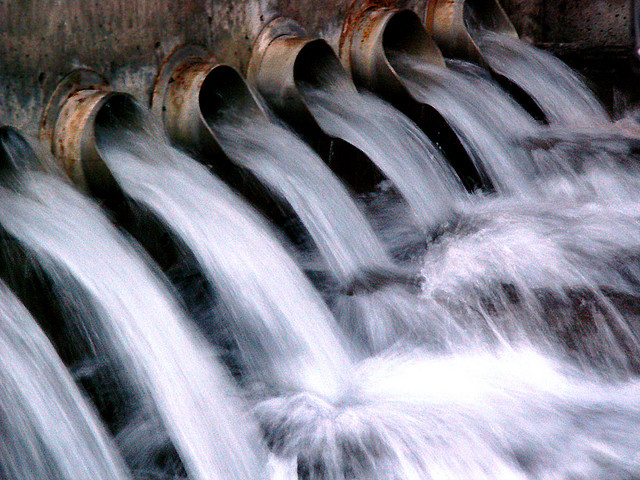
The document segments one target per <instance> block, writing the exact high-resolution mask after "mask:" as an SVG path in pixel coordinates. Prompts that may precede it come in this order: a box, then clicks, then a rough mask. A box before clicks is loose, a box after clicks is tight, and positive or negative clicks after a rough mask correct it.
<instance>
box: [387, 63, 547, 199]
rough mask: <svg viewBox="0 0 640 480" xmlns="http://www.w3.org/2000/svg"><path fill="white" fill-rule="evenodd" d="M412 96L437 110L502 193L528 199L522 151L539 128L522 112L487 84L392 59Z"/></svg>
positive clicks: (529, 174) (526, 158)
mask: <svg viewBox="0 0 640 480" xmlns="http://www.w3.org/2000/svg"><path fill="white" fill-rule="evenodd" d="M389 59H390V61H391V63H392V65H393V66H394V68H395V70H396V71H397V73H398V74H399V75H400V76H401V78H402V80H403V82H404V84H405V85H406V86H407V88H408V89H409V91H410V92H411V94H412V95H413V96H414V97H415V98H416V99H417V100H418V101H420V102H424V103H426V104H428V105H431V106H432V107H433V108H435V109H436V110H437V111H438V112H440V114H442V115H443V117H444V118H445V119H446V120H447V122H448V123H449V124H450V125H451V126H452V127H453V128H454V130H455V131H456V133H457V134H458V135H459V137H460V138H461V140H462V142H463V144H464V146H465V148H466V149H467V151H468V152H469V154H470V155H471V157H472V159H473V161H474V163H475V164H476V165H477V166H478V168H479V169H480V170H481V171H484V172H485V173H486V174H487V175H488V176H489V178H490V179H491V181H492V183H493V185H494V187H495V188H496V190H497V191H498V192H499V193H511V194H520V195H522V194H528V193H531V191H532V189H533V188H534V185H533V183H534V175H535V170H534V168H533V162H532V159H531V155H530V154H529V151H528V150H527V149H525V148H521V147H520V146H519V141H520V140H521V139H522V138H524V137H533V136H537V135H539V130H540V127H539V126H538V125H537V124H536V122H535V121H534V120H533V118H532V117H530V116H529V115H528V114H527V113H526V112H525V111H524V110H523V109H522V108H520V107H519V106H518V105H517V104H516V103H515V102H514V101H513V99H511V98H510V97H509V96H508V95H506V94H505V92H503V91H502V90H500V89H499V88H498V87H497V86H496V85H495V84H493V83H492V82H490V81H488V80H486V79H485V78H483V77H481V76H478V75H473V74H464V73H463V72H460V71H455V70H453V69H447V68H443V67H440V66H436V65H431V64H428V63H425V62H421V61H419V60H416V59H414V58H413V57H411V56H408V55H402V54H393V53H390V54H389Z"/></svg>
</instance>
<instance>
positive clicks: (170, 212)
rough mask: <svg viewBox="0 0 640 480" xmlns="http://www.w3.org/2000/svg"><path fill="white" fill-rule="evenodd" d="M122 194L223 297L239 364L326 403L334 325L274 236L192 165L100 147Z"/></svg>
mask: <svg viewBox="0 0 640 480" xmlns="http://www.w3.org/2000/svg"><path fill="white" fill-rule="evenodd" d="M103 148H104V155H105V158H106V159H107V162H108V164H109V166H110V168H111V169H112V170H113V172H114V174H115V176H116V178H117V179H118V181H119V182H120V184H121V185H122V187H123V188H124V190H125V191H126V192H127V193H128V195H130V196H131V197H132V198H133V199H135V200H136V201H138V202H140V203H141V204H143V205H146V206H148V208H150V209H151V210H152V211H153V212H155V214H156V215H157V216H158V217H159V218H161V219H162V220H163V221H164V222H166V224H167V225H168V226H169V227H170V229H171V230H172V231H173V232H174V233H175V235H176V236H178V237H179V238H180V239H182V241H184V243H185V244H186V245H187V246H188V248H189V249H190V250H191V251H192V252H193V254H194V256H195V257H196V259H197V261H198V262H199V264H200V266H201V268H202V270H203V271H204V272H205V274H206V276H207V278H208V279H209V280H210V281H211V283H212V284H213V285H214V287H215V289H216V291H217V293H218V295H219V296H220V302H219V304H220V305H219V311H220V315H221V319H210V320H209V321H224V322H226V324H225V329H226V330H228V331H230V334H231V336H232V341H233V342H235V343H236V344H237V346H238V348H239V351H240V356H241V362H242V363H244V365H245V367H246V370H247V372H249V373H250V374H253V375H254V376H255V377H256V379H257V380H260V381H262V382H264V383H266V384H267V385H269V386H272V387H275V388H277V389H279V390H283V389H284V390H287V389H293V390H299V389H303V390H305V389H306V390H309V391H315V392H317V393H319V394H322V395H326V396H328V397H331V396H332V394H333V392H335V390H336V388H337V387H336V385H337V383H338V381H339V378H340V376H341V375H342V373H341V372H342V370H343V369H344V368H345V367H346V366H347V365H348V363H349V362H348V357H347V353H346V352H345V350H344V348H343V345H342V344H341V339H340V337H339V335H338V332H337V331H336V325H335V320H334V319H333V317H332V315H331V313H330V312H329V310H328V308H327V307H326V305H325V304H324V303H323V301H322V299H321V298H320V296H319V295H318V293H317V292H316V291H315V290H314V289H313V288H312V287H311V285H310V284H309V283H308V281H307V280H306V278H305V277H304V275H303V273H302V272H301V270H300V269H299V267H298V266H297V265H296V264H295V262H294V261H293V259H292V258H291V257H290V256H289V254H288V252H287V251H286V250H285V249H284V248H283V247H282V246H281V245H280V243H279V242H278V241H277V239H276V237H275V236H274V234H273V232H272V230H271V228H270V227H269V226H267V224H266V223H265V222H264V221H263V220H262V219H261V218H259V217H258V215H257V214H256V213H255V211H253V210H252V209H251V208H250V207H248V206H247V205H246V204H245V203H244V202H242V201H241V200H240V198H239V197H238V196H237V195H236V194H234V193H232V192H231V190H230V189H229V188H228V187H226V185H224V184H223V183H222V182H221V181H220V180H219V179H217V178H215V177H213V176H212V175H211V174H210V173H209V172H208V171H207V170H206V169H205V168H204V167H203V166H201V165H200V164H198V163H197V162H196V161H195V160H192V159H191V158H189V157H187V156H185V155H183V154H181V153H180V152H178V151H177V150H174V149H172V148H171V147H169V146H168V145H167V144H165V143H163V142H162V141H156V140H153V139H152V138H148V137H145V136H142V135H140V136H135V137H133V138H128V139H126V141H121V140H118V139H114V140H113V143H112V144H109V143H105V145H104V147H103Z"/></svg>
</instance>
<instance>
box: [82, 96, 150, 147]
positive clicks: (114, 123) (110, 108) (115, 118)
mask: <svg viewBox="0 0 640 480" xmlns="http://www.w3.org/2000/svg"><path fill="white" fill-rule="evenodd" d="M144 126H145V117H144V114H143V111H142V107H141V106H140V105H138V103H137V102H136V101H135V100H134V99H133V98H132V97H131V96H129V95H127V94H122V93H112V94H110V95H109V96H108V98H107V99H106V100H105V101H104V103H103V104H102V106H100V107H99V108H98V111H97V113H96V117H95V121H94V132H95V136H96V142H97V143H98V144H101V143H103V142H104V141H107V140H108V139H113V136H114V135H115V134H116V132H122V131H123V130H124V131H127V132H141V131H143V130H144Z"/></svg>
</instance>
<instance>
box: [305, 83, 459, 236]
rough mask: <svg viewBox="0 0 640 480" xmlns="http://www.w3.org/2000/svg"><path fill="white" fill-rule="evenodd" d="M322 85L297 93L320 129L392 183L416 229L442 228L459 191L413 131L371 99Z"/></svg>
mask: <svg viewBox="0 0 640 480" xmlns="http://www.w3.org/2000/svg"><path fill="white" fill-rule="evenodd" d="M322 85H323V86H322V88H312V87H309V86H304V85H302V88H301V92H302V94H303V95H304V97H305V99H306V104H307V105H308V106H309V108H310V110H311V112H312V114H313V116H314V118H315V119H316V120H317V121H318V123H319V124H320V126H321V127H322V129H323V130H324V131H325V132H327V133H328V134H329V135H332V136H334V137H338V138H343V139H345V140H346V141H348V142H349V143H351V144H353V145H355V146H356V147H358V148H359V149H360V150H362V151H363V152H364V153H366V154H367V156H369V158H370V159H371V160H372V161H373V162H374V163H375V164H376V165H377V166H378V168H379V169H380V170H381V171H382V172H383V173H384V174H385V175H386V176H387V177H388V178H389V180H391V182H393V184H394V186H395V187H396V188H397V189H398V191H399V192H400V193H401V195H402V196H403V197H404V199H405V200H406V201H407V203H408V204H409V205H410V206H411V211H412V213H413V215H414V216H415V218H416V219H417V220H418V222H419V223H420V224H422V225H423V226H425V227H435V226H436V225H440V224H442V223H445V222H446V221H447V220H448V219H449V218H450V217H451V215H452V214H453V211H454V205H455V203H456V202H457V201H459V200H460V198H462V196H463V194H462V186H461V183H460V181H459V179H458V178H457V177H456V175H455V174H454V173H453V171H452V169H451V168H450V167H449V165H447V163H446V162H445V160H444V158H442V155H441V154H440V152H439V151H438V149H437V148H436V147H435V146H434V145H433V143H432V142H431V141H430V140H429V139H428V138H427V137H426V136H425V135H424V133H423V132H422V131H421V130H420V129H419V128H418V126H417V125H416V124H415V123H413V122H412V121H411V120H410V119H409V118H407V117H406V116H404V115H403V114H402V113H400V112H399V111H398V110H396V109H395V108H393V107H392V106H391V105H389V104H388V103H386V102H384V101H382V100H380V99H378V98H376V97H374V96H373V95H370V94H366V93H364V94H360V93H357V92H356V91H351V90H348V89H344V88H339V87H337V86H335V85H333V84H332V83H331V81H330V80H327V81H324V82H322Z"/></svg>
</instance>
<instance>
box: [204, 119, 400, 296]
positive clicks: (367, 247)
mask: <svg viewBox="0 0 640 480" xmlns="http://www.w3.org/2000/svg"><path fill="white" fill-rule="evenodd" d="M211 127H212V128H213V130H214V131H215V132H216V135H217V138H218V139H219V141H220V142H221V144H222V145H223V147H224V148H225V150H226V151H227V153H228V155H229V156H230V157H232V158H233V159H234V160H236V161H237V162H239V163H241V165H242V166H243V167H245V168H247V169H248V170H250V171H252V172H254V173H255V175H256V176H257V177H258V178H259V179H260V180H261V181H263V182H264V183H265V184H266V185H268V186H269V187H270V188H271V189H273V190H275V191H276V192H277V194H279V195H281V196H282V197H284V199H285V200H286V201H287V202H288V203H289V204H290V205H291V206H292V208H293V210H294V211H295V212H296V214H298V215H299V216H300V219H301V221H302V223H303V224H304V226H305V227H306V228H307V229H308V230H309V232H310V234H311V236H312V237H313V239H314V241H315V244H316V245H317V248H318V250H319V251H320V253H321V256H322V258H323V259H324V260H325V262H326V264H327V266H328V268H329V269H330V271H331V273H332V274H333V275H334V276H335V277H336V278H337V279H338V280H340V281H342V282H345V283H348V282H350V281H352V280H353V279H354V278H357V277H358V276H359V275H360V274H361V273H362V272H366V271H369V270H373V271H376V270H380V271H384V270H392V269H393V268H394V266H393V263H392V260H391V258H389V256H388V254H387V252H386V250H385V247H384V246H383V245H382V244H381V243H380V241H379V240H378V239H377V238H376V235H375V233H374V232H373V229H372V228H371V226H370V225H369V223H368V221H367V219H366V218H365V216H364V214H363V213H362V212H361V211H360V210H359V208H358V206H357V205H356V203H355V201H354V200H353V199H352V198H351V197H350V196H349V193H348V192H347V190H346V189H345V187H344V186H343V185H342V184H341V183H340V181H339V180H338V179H337V178H336V177H335V175H334V174H333V173H332V172H331V170H329V168H328V167H327V166H326V165H325V164H324V163H323V162H322V160H321V159H320V157H318V155H317V154H316V153H315V152H314V151H313V150H311V148H310V147H309V146H307V145H306V144H305V143H303V142H302V141H301V140H300V139H299V138H298V137H296V136H295V134H293V133H291V132H290V131H289V130H287V129H286V128H284V127H282V126H280V125H278V124H277V123H275V122H270V121H267V120H257V119H251V120H250V121H248V120H247V121H242V119H240V118H236V117H234V115H233V112H228V113H226V114H224V118H222V119H220V120H218V121H217V122H215V123H213V124H211Z"/></svg>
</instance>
